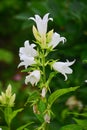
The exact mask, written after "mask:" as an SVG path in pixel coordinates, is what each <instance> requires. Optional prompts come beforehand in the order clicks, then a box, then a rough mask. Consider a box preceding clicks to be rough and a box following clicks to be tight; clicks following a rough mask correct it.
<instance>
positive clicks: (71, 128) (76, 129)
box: [60, 124, 83, 130]
mask: <svg viewBox="0 0 87 130" xmlns="http://www.w3.org/2000/svg"><path fill="white" fill-rule="evenodd" d="M60 130H83V129H82V128H81V127H80V126H79V125H77V124H71V125H66V126H63V127H61V129H60Z"/></svg>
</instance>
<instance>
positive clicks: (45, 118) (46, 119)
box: [44, 113, 50, 123]
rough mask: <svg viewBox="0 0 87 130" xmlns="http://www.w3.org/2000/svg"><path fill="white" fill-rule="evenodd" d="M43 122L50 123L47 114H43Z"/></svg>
mask: <svg viewBox="0 0 87 130" xmlns="http://www.w3.org/2000/svg"><path fill="white" fill-rule="evenodd" d="M44 120H45V122H47V123H50V116H49V115H48V113H46V114H45V116H44Z"/></svg>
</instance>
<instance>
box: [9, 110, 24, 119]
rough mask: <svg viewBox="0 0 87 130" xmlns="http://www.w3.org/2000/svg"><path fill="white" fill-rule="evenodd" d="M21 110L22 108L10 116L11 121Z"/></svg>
mask: <svg viewBox="0 0 87 130" xmlns="http://www.w3.org/2000/svg"><path fill="white" fill-rule="evenodd" d="M22 110H23V108H21V109H18V110H15V111H13V112H12V114H11V120H12V119H13V118H14V117H15V116H16V115H17V114H18V113H19V112H21V111H22Z"/></svg>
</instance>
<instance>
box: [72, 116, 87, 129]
mask: <svg viewBox="0 0 87 130" xmlns="http://www.w3.org/2000/svg"><path fill="white" fill-rule="evenodd" d="M74 120H75V121H76V123H77V124H78V125H79V126H81V127H82V128H83V129H84V130H87V120H79V119H76V118H74Z"/></svg>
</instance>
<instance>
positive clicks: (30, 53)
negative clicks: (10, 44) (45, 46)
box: [18, 40, 38, 68]
mask: <svg viewBox="0 0 87 130" xmlns="http://www.w3.org/2000/svg"><path fill="white" fill-rule="evenodd" d="M35 46H36V45H35V44H31V45H30V44H29V41H28V40H27V41H25V42H24V47H21V48H20V50H19V57H20V60H21V61H22V62H21V63H20V64H19V65H18V67H20V66H23V65H24V66H25V68H27V67H28V66H29V65H32V64H35V61H34V57H35V56H37V55H38V53H37V51H36V50H35V49H34V47H35Z"/></svg>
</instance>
